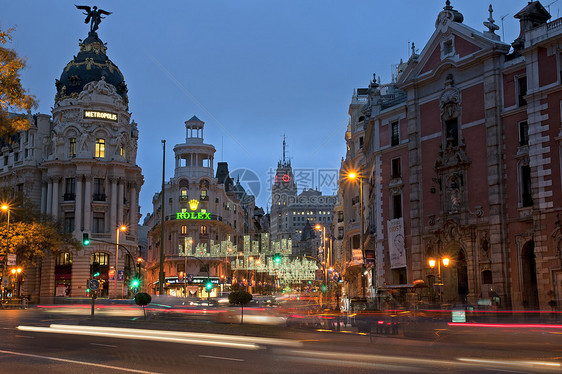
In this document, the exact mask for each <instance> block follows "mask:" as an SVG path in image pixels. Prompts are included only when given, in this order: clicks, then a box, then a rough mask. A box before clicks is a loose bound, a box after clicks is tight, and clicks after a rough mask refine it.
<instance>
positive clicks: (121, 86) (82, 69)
mask: <svg viewBox="0 0 562 374" xmlns="http://www.w3.org/2000/svg"><path fill="white" fill-rule="evenodd" d="M106 50H107V47H106V46H105V45H104V44H103V42H102V41H101V40H100V39H99V38H98V34H97V33H96V32H94V31H90V32H89V33H88V38H86V40H84V41H83V42H82V43H80V52H79V53H78V55H77V56H75V57H74V59H73V60H72V61H70V62H69V63H68V64H67V65H66V67H65V68H64V70H63V72H62V74H61V76H60V80H57V81H56V87H57V95H56V98H55V101H58V100H62V99H64V98H66V97H72V96H77V95H78V94H79V93H80V92H82V90H83V89H84V86H85V85H86V84H88V83H90V82H97V81H99V80H101V79H102V77H105V81H106V82H107V83H109V84H111V85H113V86H115V88H116V89H117V93H118V94H119V95H120V96H121V97H122V98H123V100H124V102H125V104H127V103H128V101H129V99H128V97H127V85H126V84H125V79H124V78H123V74H121V71H119V68H118V67H117V66H116V65H114V64H113V62H111V60H110V59H109V58H108V57H107V55H106V54H105V52H106Z"/></svg>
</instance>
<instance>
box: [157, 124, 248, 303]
mask: <svg viewBox="0 0 562 374" xmlns="http://www.w3.org/2000/svg"><path fill="white" fill-rule="evenodd" d="M185 130H186V137H185V143H180V144H176V145H175V146H174V159H175V163H174V177H173V178H172V179H170V180H169V181H168V182H166V184H165V187H164V191H163V192H162V191H161V192H160V193H157V194H156V195H155V196H154V198H153V206H154V210H153V214H152V215H151V218H150V220H149V223H148V225H149V234H148V263H147V282H148V283H147V284H149V285H150V287H151V288H152V290H153V292H154V293H156V291H157V290H159V288H160V287H159V276H160V246H161V245H163V251H164V258H165V259H164V262H163V265H162V266H163V269H164V273H165V280H166V285H165V287H164V288H165V291H164V292H165V294H167V295H173V296H182V297H185V296H199V297H206V296H207V293H206V290H205V288H204V287H201V285H202V284H203V283H204V282H205V281H206V280H207V279H210V280H211V281H212V282H213V283H214V284H219V283H220V284H225V283H226V282H227V278H231V275H232V271H231V265H230V262H231V260H232V259H233V258H236V257H237V256H238V254H239V253H238V250H237V248H238V245H240V244H241V243H242V241H243V236H244V235H245V234H252V233H253V230H254V223H253V219H254V211H255V209H254V208H255V204H254V198H253V196H250V195H247V194H246V193H245V191H244V189H243V188H242V186H241V185H240V183H234V181H233V180H232V178H231V177H230V175H229V171H228V164H227V163H226V162H219V163H218V165H217V171H216V174H215V171H214V154H215V147H214V146H213V145H211V144H206V143H204V141H203V130H204V122H203V121H201V120H199V119H198V118H197V117H196V116H193V117H192V118H191V119H190V120H188V121H186V122H185ZM162 198H164V202H165V206H164V216H165V220H164V222H165V224H164V235H163V237H164V242H163V243H162V240H161V238H162V232H161V230H162V225H161V222H162V218H161V217H162V211H161V209H162ZM240 247H242V246H241V245H240ZM184 277H186V279H187V281H185V282H184ZM218 291H219V289H218V288H213V290H212V292H211V296H216V295H217V292H218Z"/></svg>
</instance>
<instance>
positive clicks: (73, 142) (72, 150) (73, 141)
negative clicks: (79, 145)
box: [68, 138, 76, 158]
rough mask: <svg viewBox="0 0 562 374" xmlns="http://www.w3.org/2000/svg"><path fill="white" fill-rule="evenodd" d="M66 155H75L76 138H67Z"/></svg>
mask: <svg viewBox="0 0 562 374" xmlns="http://www.w3.org/2000/svg"><path fill="white" fill-rule="evenodd" d="M68 157H70V158H72V157H76V138H70V139H68Z"/></svg>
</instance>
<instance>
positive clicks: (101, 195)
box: [93, 193, 106, 201]
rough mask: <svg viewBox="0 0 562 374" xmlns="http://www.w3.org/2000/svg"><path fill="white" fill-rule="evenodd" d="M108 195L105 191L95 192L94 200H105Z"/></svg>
mask: <svg viewBox="0 0 562 374" xmlns="http://www.w3.org/2000/svg"><path fill="white" fill-rule="evenodd" d="M105 198H106V195H105V194H104V193H95V194H94V196H93V200H94V201H105Z"/></svg>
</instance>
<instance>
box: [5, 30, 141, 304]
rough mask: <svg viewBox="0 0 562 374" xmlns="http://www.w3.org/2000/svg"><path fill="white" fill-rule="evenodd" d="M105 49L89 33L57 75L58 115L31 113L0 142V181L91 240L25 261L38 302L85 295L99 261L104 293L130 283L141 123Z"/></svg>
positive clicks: (28, 288)
mask: <svg viewBox="0 0 562 374" xmlns="http://www.w3.org/2000/svg"><path fill="white" fill-rule="evenodd" d="M106 52H107V47H106V45H105V43H104V42H103V41H102V40H101V39H100V38H99V36H98V34H97V33H96V32H95V31H91V32H89V33H88V37H87V38H86V39H85V40H84V41H81V42H80V43H79V51H78V54H77V55H76V56H75V57H74V58H73V59H72V60H71V61H70V62H69V63H68V64H67V65H66V66H65V67H64V69H63V72H62V74H61V76H60V78H59V79H57V80H56V88H57V93H56V96H55V102H54V107H53V110H52V117H50V116H48V115H45V114H37V115H34V116H33V117H32V118H31V127H30V128H29V129H28V130H27V131H25V132H21V133H19V134H18V135H17V137H16V138H17V140H16V141H15V142H12V143H11V144H10V145H9V146H8V145H6V146H4V147H3V148H2V153H3V156H4V163H3V166H2V167H1V168H0V187H5V188H14V189H15V191H16V192H23V193H24V194H25V196H26V197H28V198H30V199H31V200H32V201H33V202H34V203H35V204H36V205H37V206H39V207H40V209H41V212H42V213H45V214H47V215H50V216H52V217H53V218H55V219H57V220H60V221H61V222H62V223H63V226H64V230H65V231H66V232H68V233H71V234H72V235H73V236H74V237H75V238H76V239H77V240H79V241H82V238H83V235H84V234H86V235H88V236H89V239H90V245H88V246H84V247H83V248H82V249H81V250H79V251H77V252H75V251H71V250H69V249H66V248H61V249H60V252H59V253H57V254H56V255H52V254H48V255H47V256H45V257H43V258H41V259H40V260H38V263H37V264H36V266H35V267H33V268H28V269H24V272H25V282H24V284H23V290H22V293H23V294H26V295H30V296H31V299H32V302H53V300H55V299H56V298H58V297H71V296H72V297H85V296H88V281H89V280H90V279H91V278H92V274H93V271H94V269H95V270H96V271H99V273H100V275H99V276H98V279H99V280H100V281H101V288H100V291H99V294H100V296H104V297H117V298H119V297H123V296H125V297H126V296H127V293H128V291H127V289H128V287H127V285H126V282H127V280H128V278H130V277H132V276H134V275H135V269H136V260H137V256H138V255H139V253H138V242H137V224H138V221H139V217H140V214H139V205H138V196H139V191H140V189H141V186H142V184H143V176H142V174H141V169H140V167H139V166H137V165H136V156H137V142H138V127H137V124H136V123H135V122H134V121H132V120H131V114H130V113H129V112H128V109H129V106H128V102H129V98H128V96H127V85H126V84H125V79H124V77H123V74H122V73H121V72H120V70H119V68H118V67H117V66H116V65H115V64H114V63H113V62H112V61H111V60H110V59H109V57H108V56H107V54H106ZM122 225H125V227H126V229H125V231H124V232H123V231H120V230H118V227H120V226H122ZM116 243H119V245H116ZM117 248H119V249H117ZM116 256H118V257H116Z"/></svg>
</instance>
